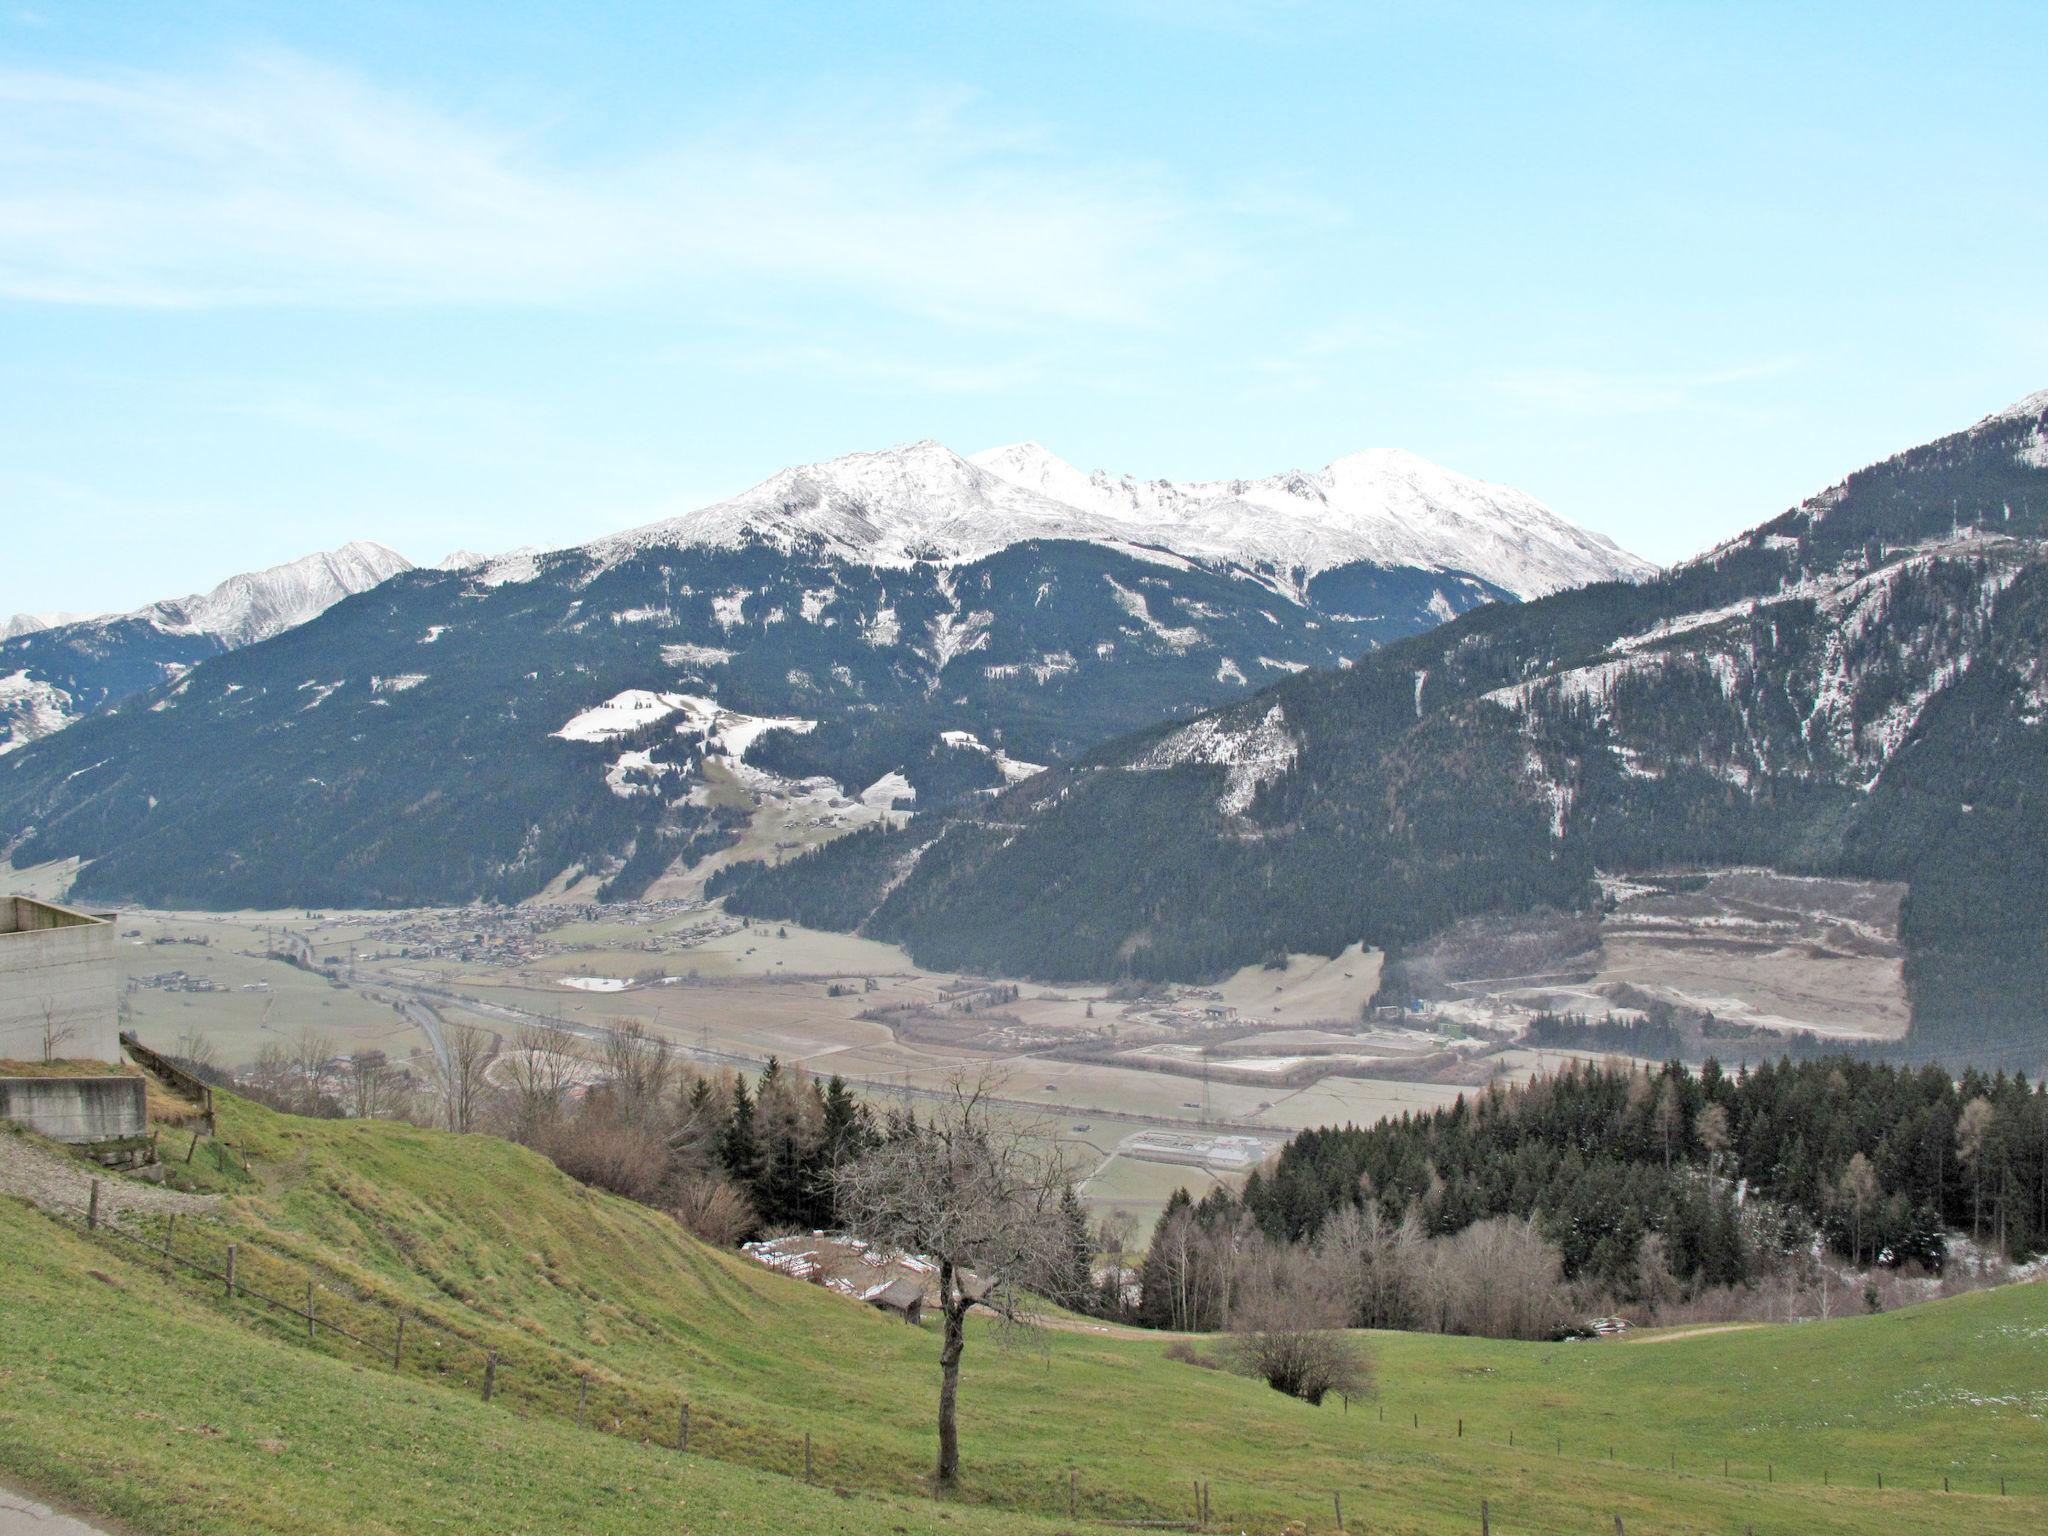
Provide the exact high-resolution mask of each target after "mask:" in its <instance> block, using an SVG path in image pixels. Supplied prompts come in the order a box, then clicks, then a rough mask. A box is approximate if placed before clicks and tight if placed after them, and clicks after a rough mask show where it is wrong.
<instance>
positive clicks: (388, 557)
mask: <svg viewBox="0 0 2048 1536" xmlns="http://www.w3.org/2000/svg"><path fill="white" fill-rule="evenodd" d="M412 568H413V563H412V562H411V561H410V560H408V559H406V558H405V556H403V555H401V554H400V553H398V551H397V550H395V549H389V548H387V547H386V546H384V545H382V544H378V543H375V542H373V541H372V540H369V539H355V540H352V541H351V542H349V543H347V544H344V545H342V546H341V547H340V548H339V549H331V550H323V551H321V552H320V553H318V554H311V555H305V556H302V557H301V558H299V559H297V560H290V561H287V562H285V563H284V564H282V565H273V566H269V567H267V568H265V569H263V570H260V571H244V572H242V573H241V574H239V575H235V576H230V577H229V578H228V579H227V580H226V581H224V582H222V583H221V584H220V585H219V586H217V587H214V588H213V589H212V590H211V591H208V592H197V593H194V594H193V595H192V596H190V597H184V598H172V599H166V600H165V601H162V602H156V603H151V604H150V605H149V606H148V607H146V608H139V609H137V610H136V611H135V613H134V614H132V615H123V617H133V618H138V619H142V620H144V621H146V622H148V623H150V624H154V625H155V626H156V627H158V628H160V629H162V630H164V631H165V632H166V633H169V634H204V635H215V636H218V637H219V638H220V639H221V640H223V641H225V642H226V643H227V644H229V645H230V646H239V645H253V644H254V643H255V642H256V641H258V640H267V639H269V638H270V636H272V635H278V634H283V633H284V631H286V630H288V629H293V628H296V627H297V626H298V625H301V624H303V623H305V622H306V620H308V619H310V618H312V617H314V616H315V615H316V614H321V613H325V612H326V611H327V610H328V609H329V608H331V607H333V606H334V605H335V604H336V603H338V602H340V601H341V600H342V599H343V598H344V597H351V596H353V595H354V594H356V593H358V592H367V591H368V590H369V589H370V588H371V587H374V586H376V585H378V584H379V583H380V582H384V581H388V580H389V579H390V578H391V577H393V576H396V575H397V574H398V573H399V572H400V571H409V570H411V569H412Z"/></svg>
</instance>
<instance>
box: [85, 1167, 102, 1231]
mask: <svg viewBox="0 0 2048 1536" xmlns="http://www.w3.org/2000/svg"><path fill="white" fill-rule="evenodd" d="M99 1225H100V1181H99V1180H98V1179H94V1180H93V1181H92V1193H91V1194H89V1195H87V1196H86V1200H85V1230H86V1231H88V1232H96V1231H98V1230H99Z"/></svg>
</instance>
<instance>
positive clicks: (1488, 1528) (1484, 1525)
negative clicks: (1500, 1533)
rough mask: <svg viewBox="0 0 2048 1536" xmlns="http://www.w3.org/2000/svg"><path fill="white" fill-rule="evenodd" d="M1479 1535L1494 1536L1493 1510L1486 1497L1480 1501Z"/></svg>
mask: <svg viewBox="0 0 2048 1536" xmlns="http://www.w3.org/2000/svg"><path fill="white" fill-rule="evenodd" d="M1479 1536H1493V1510H1492V1509H1491V1508H1489V1507H1488V1505H1487V1502H1486V1500H1484V1499H1481V1500H1480V1501H1479Z"/></svg>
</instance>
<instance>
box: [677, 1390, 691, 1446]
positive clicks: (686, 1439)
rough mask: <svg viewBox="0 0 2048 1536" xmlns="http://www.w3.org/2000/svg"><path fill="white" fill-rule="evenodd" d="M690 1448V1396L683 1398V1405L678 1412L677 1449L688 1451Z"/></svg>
mask: <svg viewBox="0 0 2048 1536" xmlns="http://www.w3.org/2000/svg"><path fill="white" fill-rule="evenodd" d="M689 1448H690V1401H689V1399H688V1398H685V1399H683V1406H682V1407H681V1408H680V1409H678V1410H677V1412H676V1449H677V1450H679V1451H687V1450H688V1449H689Z"/></svg>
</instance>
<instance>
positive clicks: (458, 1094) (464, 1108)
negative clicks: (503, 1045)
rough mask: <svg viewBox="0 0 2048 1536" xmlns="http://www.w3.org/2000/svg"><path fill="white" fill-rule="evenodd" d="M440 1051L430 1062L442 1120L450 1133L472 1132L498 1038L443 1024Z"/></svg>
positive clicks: (474, 1027)
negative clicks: (438, 1095)
mask: <svg viewBox="0 0 2048 1536" xmlns="http://www.w3.org/2000/svg"><path fill="white" fill-rule="evenodd" d="M441 1047H442V1048H441V1050H440V1051H438V1052H436V1053H435V1054H434V1056H433V1058H432V1060H433V1064H434V1066H433V1071H434V1086H435V1088H436V1089H438V1090H439V1091H440V1095H441V1115H442V1119H443V1121H444V1123H445V1124H446V1125H447V1127H448V1129H449V1130H451V1131H471V1130H474V1129H475V1128H476V1123H477V1118H478V1116H479V1115H480V1114H481V1112H482V1110H483V1105H484V1098H485V1095H486V1093H487V1091H488V1089H489V1086H490V1084H489V1080H488V1078H487V1077H486V1075H485V1074H486V1073H487V1072H488V1071H489V1069H490V1065H491V1057H492V1056H493V1055H495V1054H496V1052H497V1049H498V1037H497V1036H496V1035H494V1034H492V1033H491V1032H490V1031H489V1030H488V1029H483V1028H480V1027H479V1026H477V1025H475V1024H443V1025H442V1026H441Z"/></svg>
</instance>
